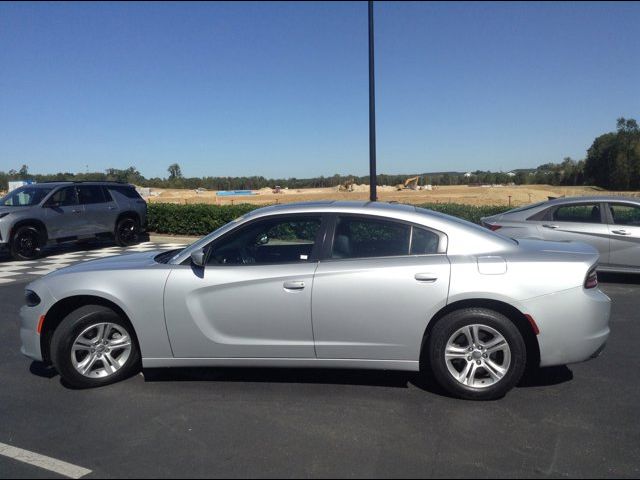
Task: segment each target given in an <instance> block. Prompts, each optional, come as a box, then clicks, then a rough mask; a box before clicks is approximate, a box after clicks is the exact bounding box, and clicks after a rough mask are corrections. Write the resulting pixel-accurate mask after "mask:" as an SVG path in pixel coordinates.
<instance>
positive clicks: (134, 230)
mask: <svg viewBox="0 0 640 480" xmlns="http://www.w3.org/2000/svg"><path fill="white" fill-rule="evenodd" d="M115 237H116V243H117V244H118V245H120V246H121V247H129V246H131V245H135V244H137V243H138V242H139V241H140V222H138V220H136V219H135V218H133V217H124V218H121V219H120V220H118V223H117V225H116V232H115Z"/></svg>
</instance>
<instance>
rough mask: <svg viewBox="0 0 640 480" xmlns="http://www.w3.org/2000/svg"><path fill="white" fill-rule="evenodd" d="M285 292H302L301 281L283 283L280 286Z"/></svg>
mask: <svg viewBox="0 0 640 480" xmlns="http://www.w3.org/2000/svg"><path fill="white" fill-rule="evenodd" d="M282 286H283V287H284V289H285V290H304V282H302V281H297V280H296V281H291V282H284V283H283V284H282Z"/></svg>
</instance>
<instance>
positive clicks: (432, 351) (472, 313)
mask: <svg viewBox="0 0 640 480" xmlns="http://www.w3.org/2000/svg"><path fill="white" fill-rule="evenodd" d="M470 325H482V326H486V327H489V328H490V329H493V330H495V331H496V332H498V333H499V334H500V335H501V336H502V337H504V340H505V341H506V343H507V345H508V348H509V351H510V362H509V366H508V367H507V368H506V372H505V373H504V376H503V377H502V378H500V379H499V380H498V381H496V380H494V379H493V378H492V377H491V376H490V374H489V371H488V370H487V369H485V367H484V363H483V362H484V361H485V359H484V358H482V357H480V358H478V359H475V358H474V357H472V356H471V355H472V354H471V353H469V356H467V353H464V356H465V358H461V359H456V360H454V361H452V362H451V363H450V364H449V366H450V367H451V368H453V371H454V372H457V368H456V365H460V373H462V372H463V371H464V370H465V367H466V366H467V364H468V363H471V364H473V363H477V362H481V363H477V365H479V366H478V367H477V370H475V368H476V367H474V366H473V365H470V367H472V368H474V370H473V372H477V375H478V377H479V378H478V380H476V382H477V383H478V384H482V383H484V382H486V383H488V384H490V383H491V382H495V383H492V384H490V385H488V386H482V387H481V388H475V387H474V386H469V385H464V384H463V383H461V381H459V380H457V379H456V378H454V375H453V373H452V372H451V371H450V370H449V366H448V363H447V360H446V359H445V350H446V347H447V343H448V342H449V340H450V339H451V338H452V337H453V335H455V334H456V332H458V331H459V330H460V329H463V328H464V327H465V326H470ZM480 333H481V334H484V335H487V333H486V332H483V331H481V332H480ZM459 338H465V337H464V335H461V337H459ZM463 341H464V340H463ZM480 343H482V342H479V344H480ZM427 348H428V350H427V358H428V360H429V365H430V367H431V371H432V372H433V376H434V378H435V379H436V381H437V382H438V384H439V385H440V386H441V387H442V388H444V389H445V390H446V391H447V392H448V393H449V394H451V395H453V396H455V397H458V398H462V399H467V400H495V399H497V398H502V397H503V396H504V395H505V394H506V393H507V392H508V391H509V390H511V389H512V388H513V387H515V386H516V385H517V384H518V382H519V381H520V379H521V378H522V375H523V373H524V370H525V367H526V362H527V351H526V345H525V343H524V340H523V338H522V335H521V334H520V331H519V330H518V328H517V327H516V326H515V325H514V324H513V322H512V321H510V320H509V319H508V318H507V317H505V316H504V315H502V314H500V313H498V312H495V311H493V310H489V309H484V308H467V309H463V310H456V311H454V312H451V313H449V314H447V315H446V316H444V317H443V318H441V319H440V320H439V321H438V323H436V325H435V326H434V327H433V330H432V331H431V334H430V336H429V339H428V342H427ZM480 348H483V347H482V346H481V345H480V346H479V347H478V349H480ZM478 349H474V352H475V354H476V355H478V356H480V355H482V352H481V351H480V350H478ZM484 351H485V352H487V350H486V349H485V350H484ZM491 355H494V357H491V356H489V358H488V360H487V361H489V360H494V359H495V358H496V357H495V355H504V354H503V353H500V352H498V353H494V354H491ZM469 359H471V360H472V361H471V362H468V360H469ZM497 360H498V361H500V358H498V359H497ZM502 361H503V362H506V361H505V359H504V357H502ZM456 362H459V363H456ZM505 364H506V363H505ZM487 368H488V367H487ZM485 378H486V380H485Z"/></svg>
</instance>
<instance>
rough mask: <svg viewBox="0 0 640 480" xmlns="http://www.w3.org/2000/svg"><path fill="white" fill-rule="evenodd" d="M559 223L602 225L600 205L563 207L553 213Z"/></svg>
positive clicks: (588, 204)
mask: <svg viewBox="0 0 640 480" xmlns="http://www.w3.org/2000/svg"><path fill="white" fill-rule="evenodd" d="M553 219H554V220H555V221H557V222H580V223H601V221H602V220H601V218H600V204H599V203H583V204H579V205H563V206H561V207H558V208H557V209H556V211H555V212H554V213H553Z"/></svg>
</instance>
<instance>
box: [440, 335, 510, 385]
mask: <svg viewBox="0 0 640 480" xmlns="http://www.w3.org/2000/svg"><path fill="white" fill-rule="evenodd" d="M444 358H445V362H446V364H447V369H448V370H449V373H450V374H451V376H452V377H453V378H454V379H455V380H456V381H457V382H458V383H461V384H462V385H464V386H466V387H472V388H487V387H490V386H492V385H495V384H496V383H498V382H499V381H500V380H502V379H503V378H504V376H505V375H506V374H507V372H508V371H509V367H510V366H511V349H510V348H509V343H508V342H507V340H506V339H505V338H504V336H502V335H501V334H500V333H499V332H498V331H497V330H496V329H494V328H491V327H489V326H487V325H480V324H474V325H468V326H466V327H462V328H461V329H459V330H457V331H456V332H455V333H454V334H453V335H451V337H449V341H448V342H447V347H446V350H445V353H444Z"/></svg>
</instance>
